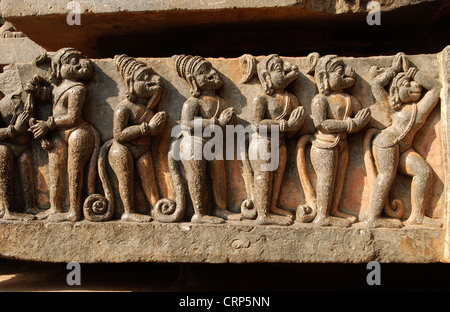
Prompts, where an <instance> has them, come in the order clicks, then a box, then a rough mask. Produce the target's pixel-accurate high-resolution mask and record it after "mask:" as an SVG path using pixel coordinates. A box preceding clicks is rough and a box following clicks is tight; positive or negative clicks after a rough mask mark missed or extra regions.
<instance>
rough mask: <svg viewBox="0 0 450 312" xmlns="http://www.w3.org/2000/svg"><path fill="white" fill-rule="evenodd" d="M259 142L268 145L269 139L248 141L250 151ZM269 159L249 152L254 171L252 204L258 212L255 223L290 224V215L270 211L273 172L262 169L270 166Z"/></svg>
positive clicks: (256, 147) (257, 146) (255, 148)
mask: <svg viewBox="0 0 450 312" xmlns="http://www.w3.org/2000/svg"><path fill="white" fill-rule="evenodd" d="M259 144H267V145H269V144H270V141H268V140H265V139H263V138H258V139H257V140H252V141H251V142H250V151H252V150H253V151H256V150H257V149H259V148H260V146H259ZM266 150H267V149H266ZM270 161H271V160H270V159H268V160H265V159H262V158H261V157H259V154H258V153H257V152H250V163H251V166H252V168H253V172H254V187H253V191H254V193H253V194H254V205H255V207H256V210H257V212H258V217H257V218H256V223H258V224H266V225H267V224H276V225H290V224H291V223H292V217H289V216H283V215H276V214H273V213H270V208H271V203H272V189H273V180H274V179H273V176H274V172H273V171H269V170H263V169H267V168H270V165H269V164H270Z"/></svg>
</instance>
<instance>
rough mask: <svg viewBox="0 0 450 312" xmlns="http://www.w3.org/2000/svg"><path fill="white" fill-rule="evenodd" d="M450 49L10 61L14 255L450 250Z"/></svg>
mask: <svg viewBox="0 0 450 312" xmlns="http://www.w3.org/2000/svg"><path fill="white" fill-rule="evenodd" d="M449 53H450V48H449V47H447V48H446V49H445V50H444V51H442V52H440V53H437V54H421V55H405V54H404V53H398V54H396V55H390V56H376V57H367V58H366V57H361V58H350V57H340V56H338V55H319V54H318V53H315V52H312V53H310V54H309V55H307V56H298V57H288V56H279V55H277V54H269V55H262V56H253V55H250V54H245V55H243V56H242V57H240V58H229V59H226V58H216V59H215V58H204V57H201V56H195V55H184V54H180V55H174V56H173V57H171V58H134V57H131V56H128V55H125V54H119V55H116V56H115V57H114V58H112V59H89V58H88V57H86V56H85V55H83V53H82V52H81V51H78V50H76V49H73V48H63V49H60V50H58V51H56V52H51V53H46V54H44V55H42V56H41V57H39V58H38V59H37V60H36V61H35V62H31V63H14V64H11V65H8V66H6V67H5V68H4V69H3V72H2V73H1V74H0V91H1V94H2V95H3V96H2V97H1V99H0V122H1V125H0V158H1V159H0V160H1V161H0V218H1V219H0V241H1V242H2V244H1V245H0V255H1V256H7V257H14V258H18V259H27V260H38V261H55V262H57V261H79V262H99V261H100V262H102V261H104V262H123V261H130V262H132V261H148V262H151V261H157V262H222V263H223V262H354V263H358V262H365V261H369V260H370V259H378V260H379V261H385V262H435V261H448V239H447V237H448V235H449V234H448V216H449V206H448V203H449V198H448V194H449V192H448V187H449V181H450V180H449V176H448V174H449V173H448V172H449V170H448V169H449V168H448V166H449V164H450V161H449V159H448V152H449V148H450V147H449V139H448V135H449V133H450V132H449V129H448V106H449V104H450V103H449V93H448V90H449V85H448V84H449V81H450V78H449V77H450V74H449V70H450V68H449V67H448V64H449V59H450V54H449ZM12 233H15V234H14V235H13V234H12ZM67 237H70V240H67V239H66V238H67ZM27 241H28V242H27ZM47 242H51V243H50V244H48V243H47ZM381 242H382V243H381ZM111 246H112V247H111ZM111 248H113V249H114V253H112V252H108V250H110V249H111ZM61 250H62V252H61Z"/></svg>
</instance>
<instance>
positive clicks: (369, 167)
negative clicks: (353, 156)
mask: <svg viewBox="0 0 450 312" xmlns="http://www.w3.org/2000/svg"><path fill="white" fill-rule="evenodd" d="M378 133H379V131H378V130H377V129H375V128H371V129H369V130H367V131H366V133H365V134H364V138H363V154H364V167H365V168H366V176H367V180H368V184H369V186H370V187H373V186H374V185H375V183H376V179H377V175H378V171H377V168H376V166H375V161H374V158H373V154H372V144H371V142H372V139H373V137H374V136H375V135H377V134H378ZM383 211H384V213H385V214H386V215H387V216H388V217H391V218H395V219H401V218H402V217H403V214H404V213H405V204H404V203H403V201H401V200H400V199H393V200H392V201H391V202H390V203H389V201H388V200H387V201H386V203H385V205H384V208H383Z"/></svg>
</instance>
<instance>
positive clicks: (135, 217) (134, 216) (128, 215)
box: [120, 212, 153, 222]
mask: <svg viewBox="0 0 450 312" xmlns="http://www.w3.org/2000/svg"><path fill="white" fill-rule="evenodd" d="M120 219H121V220H122V221H126V222H150V221H152V220H153V219H152V217H151V216H147V215H141V214H138V213H133V212H125V213H124V214H123V215H122V217H121V218H120Z"/></svg>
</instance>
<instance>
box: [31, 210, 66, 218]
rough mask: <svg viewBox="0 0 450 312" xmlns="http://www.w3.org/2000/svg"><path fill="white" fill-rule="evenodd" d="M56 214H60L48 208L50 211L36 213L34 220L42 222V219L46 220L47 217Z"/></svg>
mask: <svg viewBox="0 0 450 312" xmlns="http://www.w3.org/2000/svg"><path fill="white" fill-rule="evenodd" d="M57 213H61V212H59V211H58V210H56V209H53V208H50V209H47V210H44V211H42V212H40V213H38V214H37V215H36V218H37V219H38V220H44V219H47V218H48V217H49V216H51V215H54V214H57Z"/></svg>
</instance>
